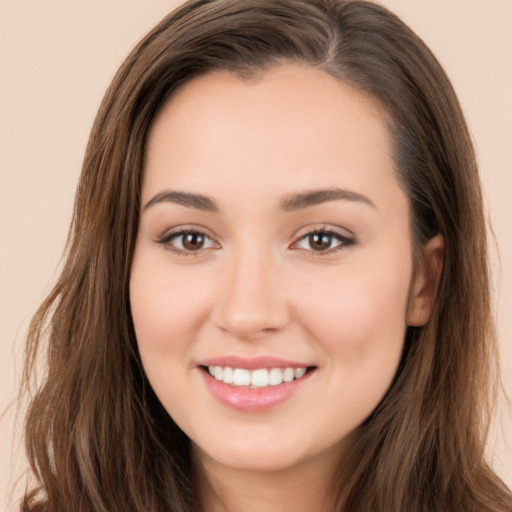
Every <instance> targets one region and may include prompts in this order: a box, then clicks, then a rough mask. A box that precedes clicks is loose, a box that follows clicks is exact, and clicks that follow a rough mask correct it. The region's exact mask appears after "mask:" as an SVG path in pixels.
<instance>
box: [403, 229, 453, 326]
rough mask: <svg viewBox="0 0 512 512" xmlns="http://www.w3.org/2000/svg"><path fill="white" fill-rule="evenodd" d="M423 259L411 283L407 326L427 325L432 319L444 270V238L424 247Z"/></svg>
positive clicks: (441, 237)
mask: <svg viewBox="0 0 512 512" xmlns="http://www.w3.org/2000/svg"><path fill="white" fill-rule="evenodd" d="M422 252H423V258H422V261H421V262H420V264H419V265H418V268H416V269H415V273H414V276H413V279H412V283H411V291H410V296H409V307H408V311H407V325H410V326H420V325H425V324H426V323H427V321H428V319H429V318H430V315H431V313H432V309H433V307H434V303H435V300H436V296H437V289H438V286H439V281H440V280H441V273H442V270H443V260H444V238H443V236H442V235H436V236H435V237H434V238H431V239H430V240H429V241H428V242H427V244H426V245H425V246H424V247H423V250H422Z"/></svg>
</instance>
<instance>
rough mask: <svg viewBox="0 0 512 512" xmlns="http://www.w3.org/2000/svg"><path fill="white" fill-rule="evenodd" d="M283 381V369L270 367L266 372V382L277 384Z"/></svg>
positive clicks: (272, 384)
mask: <svg viewBox="0 0 512 512" xmlns="http://www.w3.org/2000/svg"><path fill="white" fill-rule="evenodd" d="M282 382H283V371H282V370H281V368H272V370H270V371H269V372H268V383H269V384H270V385H271V386H277V385H278V384H281V383H282Z"/></svg>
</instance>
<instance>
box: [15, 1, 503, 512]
mask: <svg viewBox="0 0 512 512" xmlns="http://www.w3.org/2000/svg"><path fill="white" fill-rule="evenodd" d="M283 62H296V63H300V64H304V65H306V66H310V67H312V68H316V69H320V70H323V71H325V72H326V73H329V74H331V75H333V76H335V77H336V78H337V79H339V80H341V81H342V82H345V83H347V84H349V85H351V86H352V87H354V88H355V89H357V90H359V91H362V92H363V93H364V94H366V95H367V96H368V97H370V98H373V99H374V100H375V101H377V102H379V103H380V104H381V105H382V106H383V107H384V109H385V111H386V112H387V114H388V117H389V130H390V133H391V136H392V145H393V147H392V151H393V157H394V163H395V170H396V175H397V177H398V180H399V182H400V184H401V186H402V188H403V189H404V191H405V192H406V194H407V196H408V199H409V203H410V210H411V230H412V234H413V245H414V248H415V249H416V254H420V251H419V248H421V247H422V246H423V245H424V244H425V243H426V241H428V240H429V239H430V238H431V237H433V236H434V235H436V234H438V233H441V234H442V235H443V236H444V240H445V260H444V268H443V275H442V278H441V282H440V285H439V291H438V297H437V301H436V304H435V308H434V311H433V314H432V316H431V318H430V320H429V322H428V323H427V324H426V325H425V326H423V327H418V328H409V329H408V331H407V334H406V339H405V344H404V351H403V355H402V359H401V362H400V366H399V369H398V372H397V375H396V377H395V379H394V382H393V384H392V386H391V388H390V390H389V391H388V393H387V394H386V396H385V397H384V399H383V400H382V402H381V403H380V404H379V406H378V407H377V408H376V410H375V411H374V412H373V413H372V415H371V416H370V417H369V418H368V419H367V420H366V421H365V422H364V424H363V425H362V427H361V431H362V434H361V436H360V438H359V439H358V441H357V442H356V444H355V446H353V448H352V452H351V460H352V461H353V462H354V464H353V466H352V467H351V472H350V474H344V473H343V471H342V470H341V469H340V474H339V482H338V485H337V488H336V489H335V490H334V491H333V492H334V495H335V502H336V508H335V510H337V511H344V512H362V511H372V512H379V511H380V512H404V511H407V512H434V511H440V510H442V511H452V512H461V511H476V510H478V511H481V512H484V511H489V512H491V511H492V512H498V511H501V512H504V511H509V512H510V510H512V496H511V494H510V491H509V490H508V489H507V488H506V486H505V485H504V484H503V483H502V482H501V480H500V479H499V478H498V477H497V476H496V475H495V474H494V473H493V472H492V470H491V469H490V468H489V466H488V465H487V463H486V462H485V458H484V445H485V439H486V433H487V425H488V419H489V416H490V413H491V410H492V405H493V392H494V390H495V386H494V385H493V380H492V377H491V376H492V375H494V374H495V370H496V369H497V355H496V339H495V330H494V325H493V320H492V316H491V298H490V283H489V271H488V260H487V249H486V244H487V242H486V220H485V214H484V211H483V206H482V194H481V188H480V182H479V176H478V170H477V165H476V162H475V155H474V150H473V146H472V142H471V139H470V136H469V134H468V129H467V127H466V124H465V121H464V118H463V114H462V111H461V108H460V106H459V103H458V100H457V98H456V95H455V93H454V91H453V88H452V86H451V84H450V82H449V80H448V78H447V76H446V74H445V72H444V71H443V69H442V68H441V66H440V65H439V63H438V62H437V60H436V59H435V57H434V56H433V55H432V53H431V52H430V50H429V49H428V48H427V47H426V46H425V44H424V43H423V42H422V41H421V40H420V38H419V37H418V36H417V35H415V34H414V33H413V32H412V31H411V30H410V29H409V28H408V27H407V26H406V25H405V24H404V23H403V22H401V21H400V20H399V19H398V18H397V17H396V16H395V15H393V14H391V13H390V12H389V11H387V10H386V9H385V8H383V7H381V6H379V5H377V4H374V3H371V2H365V1H353V0H347V1H343V0H308V1H306V0H192V1H189V2H187V3H185V4H183V5H182V6H181V7H179V8H178V9H177V10H175V11H174V12H172V13H171V14H170V15H168V16H167V17H166V18H165V19H163V20H162V21H161V22H160V23H159V24H158V25H157V26H156V27H155V28H154V29H153V30H152V31H151V32H150V33H149V34H148V35H147V36H146V37H145V38H144V39H143V40H142V41H141V42H140V43H139V44H138V45H137V46H136V47H135V49H134V50H133V51H132V52H131V53H130V55H129V56H128V58H127V59H126V60H125V62H124V63H123V64H122V66H121V68H120V69H119V71H118V72H117V74H116V76H115V77H114V79H113V81H112V84H111V85H110V87H109V89H108V90H107V92H106V94H105V97H104V99H103V102H102V104H101V107H100V109H99V112H98V114H97V117H96V120H95V122H94V125H93V128H92V132H91V135H90V139H89V143H88V146H87V150H86V154H85V159H84V163H83V169H82V174H81V178H80V181H79V184H78V189H77V195H76V201H75V207H74V213H73V219H72V225H71V228H70V233H69V238H68V245H67V250H66V255H65V263H64V266H63V270H62V272H61V275H60V277H59V279H58V281H57V283H56V285H55V287H54V289H53V290H52V291H51V293H50V294H49V296H48V298H47V299H46V300H45V302H44V303H43V304H42V305H41V307H40V309H39V310H38V312H37V313H36V315H35V316H34V318H33V320H32V323H31V327H30V330H29V335H28V341H27V348H26V363H25V371H24V382H25V389H26V390H27V389H29V387H30V386H29V383H30V382H32V379H33V378H34V375H35V374H36V373H35V370H36V366H37V361H38V360H39V358H40V356H43V357H44V358H45V361H46V365H45V369H46V371H45V374H44V375H43V376H42V378H41V380H40V383H39V385H38V387H37V389H36V391H35V392H34V393H33V396H32V400H31V404H30V407H29V410H28V413H27V417H26V425H25V439H26V450H27V454H28V458H29V461H30V465H31V469H32V472H33V473H34V475H35V477H36V479H37V484H36V485H35V487H34V488H33V489H30V490H29V491H27V493H26V495H25V497H24V499H23V501H22V504H21V510H22V511H25V512H28V511H31V512H43V511H44V512H62V511H73V512H91V511H95V512H121V511H122V512H126V511H145V512H157V511H161V512H163V511H166V512H169V511H172V512H191V511H195V510H198V507H199V504H198V498H197V496H196V494H197V493H196V492H195V489H196V482H195V481H194V471H193V466H192V462H191V455H190V451H189V449H190V446H189V440H188V438H187V437H186V436H185V434H184V433H183V432H182V431H181V430H180V429H179V428H178V427H177V426H176V425H175V423H174V422H173V420H172V418H170V417H169V415H168V414H167V412H166V411H165V410H164V408H163V407H162V405H161V404H160V403H159V401H158V399H157V398H156V396H155V394H154V392H153V391H152V389H151V386H150V384H149V382H148V380H147V378H146V376H145V374H144V371H143V368H142V364H141V360H140V357H139V354H138V349H137V342H136V339H135V335H134V329H133V324H132V319H131V315H130V303H129V293H128V288H129V278H130V268H131V261H132V255H133V250H134V243H135V236H136V233H137V227H138V218H139V210H140V188H141V175H142V171H143V158H144V150H145V142H146V138H147V135H148V131H149V129H150V127H151V124H152V121H153V120H154V118H155V116H156V115H157V114H158V112H159V111H160V109H161V108H162V106H163V105H164V104H165V102H166V101H167V99H168V98H169V97H170V96H171V95H172V94H173V92H174V91H176V90H177V89H178V88H179V87H181V86H183V84H186V83H187V82H188V81H190V80H192V79H193V78H194V77H197V76H199V75H203V74H206V73H208V72H210V71H225V72H229V73H233V74H235V75H236V76H238V77H239V78H241V79H243V80H245V79H248V78H250V77H252V76H254V75H257V74H258V73H263V72H265V71H267V70H269V69H272V67H273V66H277V65H279V64H280V63H283Z"/></svg>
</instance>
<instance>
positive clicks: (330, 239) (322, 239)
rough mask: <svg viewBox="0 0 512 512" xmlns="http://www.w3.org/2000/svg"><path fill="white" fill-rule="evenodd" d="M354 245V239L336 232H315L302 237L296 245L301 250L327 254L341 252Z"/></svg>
mask: <svg viewBox="0 0 512 512" xmlns="http://www.w3.org/2000/svg"><path fill="white" fill-rule="evenodd" d="M353 243H354V240H353V239H351V238H348V237H346V236H343V235H341V234H340V233H336V232H334V231H313V232H311V233H308V234H306V235H304V236H303V237H301V238H300V239H299V241H298V242H297V243H296V245H297V247H298V248H299V249H304V250H308V251H313V252H317V253H326V252H334V251H336V250H340V249H342V248H343V247H346V246H348V245H352V244H353ZM332 249H334V251H332Z"/></svg>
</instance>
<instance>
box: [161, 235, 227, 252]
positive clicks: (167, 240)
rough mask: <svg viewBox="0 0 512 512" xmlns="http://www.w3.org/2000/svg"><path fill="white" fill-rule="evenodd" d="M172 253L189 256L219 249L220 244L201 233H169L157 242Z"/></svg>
mask: <svg viewBox="0 0 512 512" xmlns="http://www.w3.org/2000/svg"><path fill="white" fill-rule="evenodd" d="M156 242H157V243H159V244H161V245H163V246H164V247H165V248H166V249H169V250H170V251H172V252H174V253H176V254H179V255H183V256H187V255H192V254H195V253H199V252H200V251H202V250H203V249H214V248H219V244H218V243H217V242H214V241H213V240H212V239H211V238H210V237H209V236H208V235H207V234H206V233H203V232H201V231H193V230H183V231H177V232H174V233H168V234H167V235H164V236H162V237H160V238H159V239H158V240H156Z"/></svg>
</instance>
